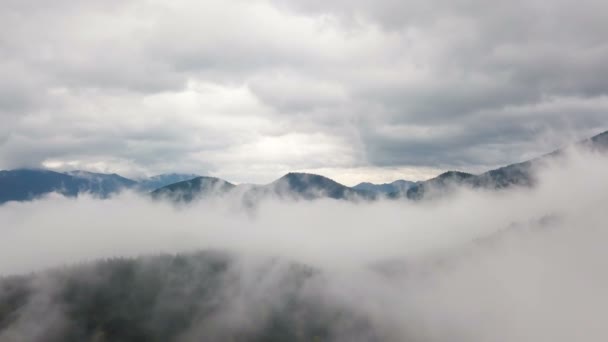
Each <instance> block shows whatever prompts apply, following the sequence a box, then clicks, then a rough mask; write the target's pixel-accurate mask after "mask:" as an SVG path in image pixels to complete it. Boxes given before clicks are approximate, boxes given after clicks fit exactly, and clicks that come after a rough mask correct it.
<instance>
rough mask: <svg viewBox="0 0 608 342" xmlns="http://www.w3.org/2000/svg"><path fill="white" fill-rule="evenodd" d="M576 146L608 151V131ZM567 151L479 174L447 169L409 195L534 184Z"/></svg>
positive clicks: (409, 192)
mask: <svg viewBox="0 0 608 342" xmlns="http://www.w3.org/2000/svg"><path fill="white" fill-rule="evenodd" d="M574 146H575V147H579V148H586V149H591V150H594V151H600V152H606V151H608V131H606V132H604V133H601V134H598V135H596V136H594V137H592V138H590V139H586V140H583V141H581V142H579V143H577V144H575V145H574ZM564 153H565V149H558V150H555V151H553V152H551V153H549V154H546V155H544V156H541V157H538V158H535V159H532V160H528V161H525V162H522V163H516V164H511V165H507V166H504V167H501V168H498V169H495V170H490V171H487V172H484V173H482V174H479V175H473V174H469V173H464V172H458V171H448V172H446V173H443V174H441V175H439V176H437V177H435V178H432V179H429V180H427V181H424V182H419V183H417V184H415V185H414V186H412V187H411V188H410V189H409V190H408V191H407V197H408V198H410V199H415V200H418V199H422V198H425V197H426V198H429V197H435V196H437V195H441V194H444V193H446V192H449V191H450V190H452V189H453V188H455V187H458V186H461V185H465V186H469V187H472V188H484V189H494V190H496V189H504V188H509V187H513V186H523V187H529V186H533V185H534V184H535V183H536V179H535V178H534V171H535V169H537V168H538V167H539V166H540V165H542V164H543V163H546V162H547V161H548V160H550V159H552V158H555V157H558V156H561V155H563V154H564Z"/></svg>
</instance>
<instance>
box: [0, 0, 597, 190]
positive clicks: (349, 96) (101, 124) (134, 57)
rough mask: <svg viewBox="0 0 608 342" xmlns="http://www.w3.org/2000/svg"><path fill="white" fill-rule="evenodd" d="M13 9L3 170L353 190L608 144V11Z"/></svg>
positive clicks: (2, 57)
mask: <svg viewBox="0 0 608 342" xmlns="http://www.w3.org/2000/svg"><path fill="white" fill-rule="evenodd" d="M0 4H1V5H2V11H0V75H2V77H0V123H1V124H0V169H13V168H20V167H47V168H53V169H57V170H71V169H84V170H90V171H99V172H117V173H120V174H123V175H126V176H130V177H137V176H142V175H153V174H158V173H164V172H194V173H198V174H203V175H212V176H217V177H221V178H224V179H226V180H229V181H232V182H236V183H247V182H254V183H264V182H270V181H272V180H274V179H276V178H278V177H280V176H281V175H282V174H284V173H286V172H289V171H306V172H314V173H320V174H323V175H326V176H329V177H332V178H334V179H336V180H338V181H341V182H343V183H345V184H348V185H352V184H356V183H358V182H360V181H364V180H368V181H373V182H386V181H392V180H395V179H409V180H420V179H426V178H429V177H432V176H434V175H436V174H438V173H440V172H442V171H444V170H447V169H458V170H463V171H470V172H479V171H483V170H486V169H490V168H492V167H496V166H500V165H505V164H509V163H513V162H518V161H522V160H526V159H529V158H532V157H535V156H537V155H539V154H543V153H546V152H549V151H551V150H554V149H556V148H559V147H561V146H563V145H565V144H568V143H571V142H573V141H576V140H578V139H583V138H587V137H590V136H593V135H595V134H598V133H600V132H602V131H605V130H607V129H608V111H607V110H608V96H607V95H608V78H606V77H605V75H607V74H608V64H607V63H606V62H605V61H606V60H608V40H607V39H606V36H605V35H606V32H608V21H606V20H605V13H607V12H608V2H606V1H602V0H578V1H574V0H550V1H549V0H526V1H523V0H514V1H486V0H451V1H440V0H426V1H410V0H375V1H364V0H332V1H327V0H324V1H320V0H309V1H294V0H247V1H245V0H221V1H219V0H218V1H216V0H204V1H187V0H173V1H159V0H82V1H77V2H75V1H67V0H57V1H52V2H49V1H41V0H38V1H35V0H0Z"/></svg>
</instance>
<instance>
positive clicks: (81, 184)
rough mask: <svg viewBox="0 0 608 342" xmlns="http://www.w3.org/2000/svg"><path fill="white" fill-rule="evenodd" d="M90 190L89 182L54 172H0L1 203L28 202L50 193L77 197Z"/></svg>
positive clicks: (21, 170)
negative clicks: (80, 193)
mask: <svg viewBox="0 0 608 342" xmlns="http://www.w3.org/2000/svg"><path fill="white" fill-rule="evenodd" d="M88 188H89V182H88V181H87V180H85V179H81V178H77V177H73V176H70V175H66V174H63V173H59V172H54V171H48V170H34V169H19V170H9V171H0V203H5V202H8V201H28V200H32V199H35V198H37V197H39V196H41V195H44V194H47V193H50V192H57V193H60V194H63V195H65V196H76V195H77V194H78V193H79V192H81V191H85V190H86V189H88Z"/></svg>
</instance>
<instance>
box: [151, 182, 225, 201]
mask: <svg viewBox="0 0 608 342" xmlns="http://www.w3.org/2000/svg"><path fill="white" fill-rule="evenodd" d="M235 187H236V186H235V185H234V184H232V183H229V182H227V181H225V180H223V179H219V178H215V177H196V178H194V179H190V180H186V181H182V182H177V183H173V184H170V185H167V186H165V187H162V188H160V189H157V190H154V191H152V193H151V194H152V197H153V198H155V199H160V198H168V199H171V200H173V201H177V202H191V201H192V200H194V199H196V198H202V197H205V196H211V195H221V194H224V193H226V192H228V191H230V190H232V189H234V188H235Z"/></svg>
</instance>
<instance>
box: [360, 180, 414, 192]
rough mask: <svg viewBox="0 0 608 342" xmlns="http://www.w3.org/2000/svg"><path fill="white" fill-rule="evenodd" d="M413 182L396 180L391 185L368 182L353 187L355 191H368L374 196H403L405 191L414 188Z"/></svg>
mask: <svg viewBox="0 0 608 342" xmlns="http://www.w3.org/2000/svg"><path fill="white" fill-rule="evenodd" d="M415 184H416V183H415V182H410V181H406V180H396V181H394V182H392V183H384V184H373V183H368V182H363V183H360V184H357V185H355V186H354V187H353V189H355V190H362V191H369V192H373V193H376V194H385V195H392V194H405V193H406V192H407V190H409V189H410V188H411V187H412V186H414V185H415Z"/></svg>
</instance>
